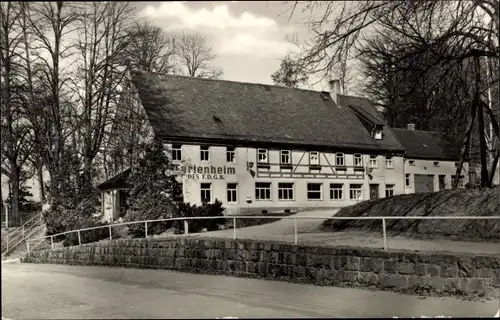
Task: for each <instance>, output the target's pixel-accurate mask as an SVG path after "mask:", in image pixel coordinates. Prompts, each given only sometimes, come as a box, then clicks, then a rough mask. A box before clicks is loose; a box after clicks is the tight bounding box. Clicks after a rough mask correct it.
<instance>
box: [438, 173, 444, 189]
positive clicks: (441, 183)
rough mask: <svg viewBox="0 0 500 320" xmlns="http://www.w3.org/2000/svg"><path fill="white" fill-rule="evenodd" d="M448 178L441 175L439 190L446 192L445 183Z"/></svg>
mask: <svg viewBox="0 0 500 320" xmlns="http://www.w3.org/2000/svg"><path fill="white" fill-rule="evenodd" d="M445 179H446V176H445V175H439V190H444V189H446V182H445Z"/></svg>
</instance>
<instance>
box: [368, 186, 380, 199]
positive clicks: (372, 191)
mask: <svg viewBox="0 0 500 320" xmlns="http://www.w3.org/2000/svg"><path fill="white" fill-rule="evenodd" d="M375 199H378V184H370V200H375Z"/></svg>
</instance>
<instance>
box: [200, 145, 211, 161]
mask: <svg viewBox="0 0 500 320" xmlns="http://www.w3.org/2000/svg"><path fill="white" fill-rule="evenodd" d="M200 160H201V161H209V160H210V149H209V147H200Z"/></svg>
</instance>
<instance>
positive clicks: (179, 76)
mask: <svg viewBox="0 0 500 320" xmlns="http://www.w3.org/2000/svg"><path fill="white" fill-rule="evenodd" d="M131 72H142V73H149V74H154V75H158V76H167V77H172V78H183V79H190V80H202V81H213V82H230V83H238V84H247V85H253V86H268V87H273V88H279V89H286V90H297V91H309V92H314V93H322V92H328V91H323V90H321V91H318V90H312V89H302V88H292V87H287V86H280V85H276V84H267V83H257V82H244V81H234V80H226V79H211V78H200V77H191V76H185V75H179V74H170V73H161V72H154V71H144V70H132V71H131Z"/></svg>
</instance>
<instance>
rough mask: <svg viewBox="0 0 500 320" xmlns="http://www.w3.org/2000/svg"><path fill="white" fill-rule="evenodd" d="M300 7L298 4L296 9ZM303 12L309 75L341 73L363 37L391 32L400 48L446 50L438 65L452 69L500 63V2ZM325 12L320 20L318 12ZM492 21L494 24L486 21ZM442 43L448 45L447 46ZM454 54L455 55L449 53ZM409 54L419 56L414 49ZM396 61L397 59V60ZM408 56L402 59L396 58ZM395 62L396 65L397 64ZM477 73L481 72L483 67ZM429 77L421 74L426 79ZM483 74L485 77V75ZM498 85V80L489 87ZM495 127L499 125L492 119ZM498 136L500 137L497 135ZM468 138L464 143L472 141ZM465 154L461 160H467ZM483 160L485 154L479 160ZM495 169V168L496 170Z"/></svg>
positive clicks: (315, 7)
mask: <svg viewBox="0 0 500 320" xmlns="http://www.w3.org/2000/svg"><path fill="white" fill-rule="evenodd" d="M298 6H301V4H299V2H295V4H294V5H293V6H292V8H291V9H292V14H293V12H294V10H295V9H296V8H297V7H298ZM304 11H305V12H307V11H308V12H309V13H311V14H310V20H309V21H308V22H307V24H308V25H309V27H310V28H311V31H313V32H314V34H315V36H314V38H313V41H312V43H306V44H305V45H304V46H302V49H303V53H302V55H301V59H300V62H301V65H302V67H303V68H305V69H306V70H308V71H309V72H310V73H313V74H319V75H322V76H323V77H324V76H326V75H327V74H328V72H329V70H332V69H335V68H338V66H339V64H341V63H342V62H343V61H345V60H346V59H349V58H355V57H356V54H355V53H356V49H357V48H360V47H362V46H363V44H364V43H363V42H364V41H363V40H364V38H365V37H364V36H367V35H368V34H370V33H371V34H373V33H387V32H390V33H391V34H392V35H394V36H397V37H400V39H402V40H406V42H402V43H401V45H402V47H405V48H407V49H410V48H412V46H414V45H415V44H418V46H417V47H419V48H421V49H422V50H431V51H434V50H437V49H438V48H447V50H446V51H440V52H436V53H435V55H436V56H439V57H440V59H438V60H436V61H435V65H449V64H450V63H458V62H465V61H468V63H470V64H471V65H476V66H480V65H481V63H480V62H479V63H478V62H476V61H475V62H474V63H473V62H472V59H476V58H481V57H483V58H484V57H488V58H491V59H496V60H498V59H499V56H500V51H499V47H498V44H499V42H500V41H499V40H500V38H499V37H500V31H499V30H500V27H499V22H498V16H499V15H500V2H498V1H494V0H476V1H455V2H451V1H363V2H347V1H342V2H331V1H329V2H320V1H314V2H309V3H307V4H305V7H304ZM317 11H320V12H321V15H320V16H319V18H315V17H317V15H315V13H317ZM486 18H489V20H490V21H491V24H490V25H489V26H488V25H487V24H486V23H485V21H486ZM440 44H446V45H447V46H443V45H440ZM449 49H451V50H449ZM406 52H408V53H411V54H415V53H416V52H415V51H414V50H407V51H406ZM394 58H396V57H394ZM405 58H407V57H404V56H399V57H398V59H405ZM393 61H394V62H397V60H393ZM475 72H477V73H480V70H479V68H475ZM425 74H426V73H425V72H423V73H422V75H425ZM483 74H486V72H484V73H483ZM485 81H487V79H479V80H477V81H475V85H474V90H475V91H476V92H477V93H475V94H474V99H473V104H474V105H477V104H479V106H474V107H473V108H471V109H472V110H474V112H477V114H478V117H477V118H478V124H479V133H480V137H479V140H480V145H481V150H484V148H483V144H484V143H483V140H484V139H483V133H484V127H483V125H484V121H482V114H483V111H484V110H483V108H482V107H481V103H480V100H481V99H482V98H481V90H480V88H481V86H483V85H484V82H485ZM497 83H498V79H496V80H495V82H493V83H489V84H487V86H493V85H496V84H497ZM474 119H475V116H473V115H472V114H471V119H470V120H471V121H472V122H471V123H472V124H471V125H470V126H468V128H467V130H466V136H468V137H469V138H470V135H471V132H472V130H471V129H469V128H471V127H472V126H473V124H474V121H473V120H474ZM490 120H491V122H492V123H493V122H497V120H496V119H495V118H494V117H492V118H491V117H490ZM496 135H497V136H500V132H498V131H496ZM468 141H469V139H466V141H464V142H468ZM466 149H467V148H466V147H465V149H462V158H463V157H464V156H465V153H466V152H465V150H466ZM484 157H485V155H484V153H483V152H481V158H482V159H483V158H484ZM462 163H463V161H461V162H460V165H459V167H458V168H457V176H456V181H455V185H456V184H457V182H458V178H459V172H460V171H461V169H462V166H461V164H462ZM481 163H482V165H481V166H482V179H481V183H482V184H483V185H486V184H487V183H488V181H486V180H488V178H487V176H488V174H487V168H486V165H485V162H484V161H483V160H481ZM494 169H495V168H493V170H494Z"/></svg>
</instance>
